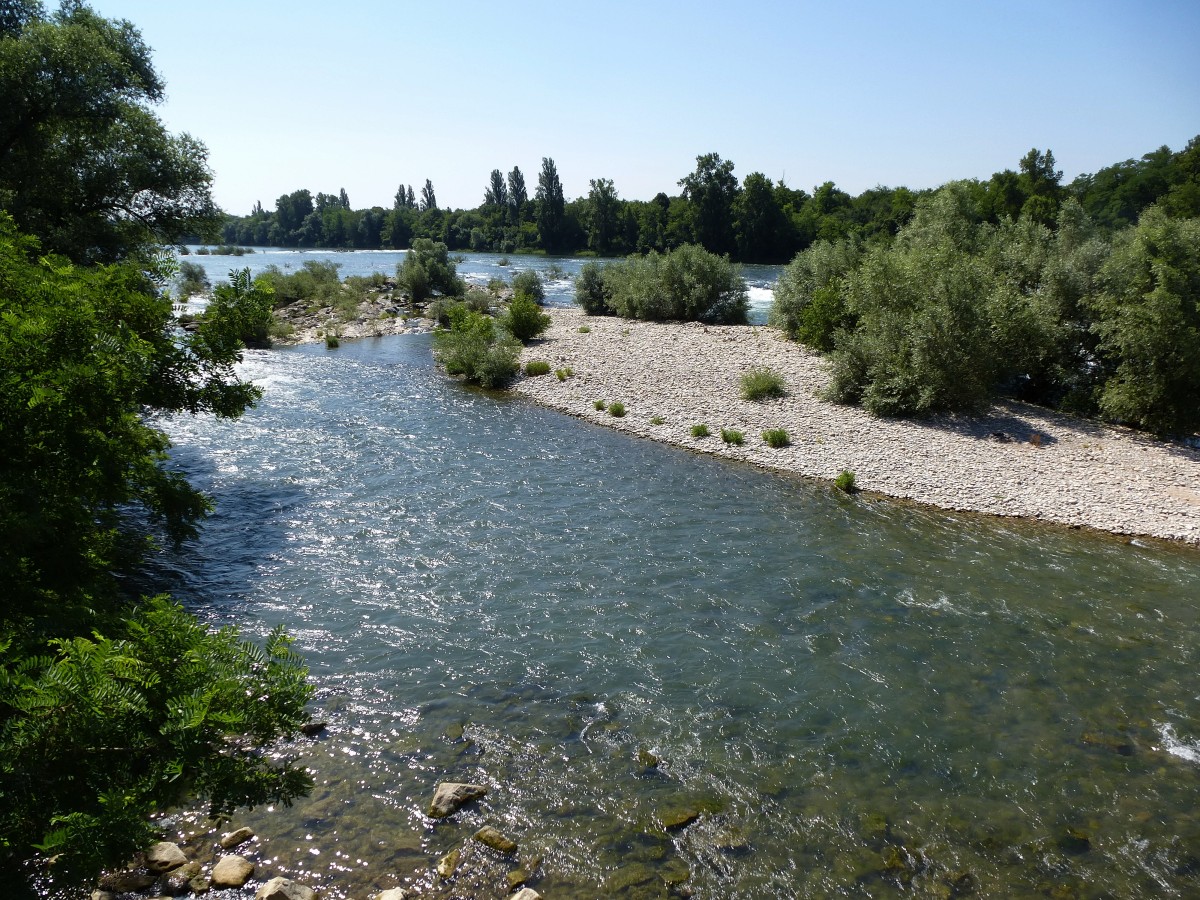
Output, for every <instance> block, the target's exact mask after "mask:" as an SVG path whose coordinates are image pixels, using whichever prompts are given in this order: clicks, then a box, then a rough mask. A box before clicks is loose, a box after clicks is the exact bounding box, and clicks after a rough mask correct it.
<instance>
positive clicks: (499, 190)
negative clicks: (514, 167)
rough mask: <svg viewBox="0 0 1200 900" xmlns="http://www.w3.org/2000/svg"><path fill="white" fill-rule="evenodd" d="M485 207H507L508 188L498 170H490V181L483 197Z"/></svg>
mask: <svg viewBox="0 0 1200 900" xmlns="http://www.w3.org/2000/svg"><path fill="white" fill-rule="evenodd" d="M483 202H484V205H485V206H501V207H504V206H508V188H507V187H506V186H505V184H504V175H503V174H502V173H501V172H500V170H499V169H492V177H491V181H490V182H489V183H488V187H487V190H486V191H485V192H484V195H483Z"/></svg>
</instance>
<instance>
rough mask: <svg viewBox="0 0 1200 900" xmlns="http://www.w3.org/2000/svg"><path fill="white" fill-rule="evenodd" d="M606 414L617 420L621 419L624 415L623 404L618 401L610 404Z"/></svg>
mask: <svg viewBox="0 0 1200 900" xmlns="http://www.w3.org/2000/svg"><path fill="white" fill-rule="evenodd" d="M608 414H609V415H610V416H616V417H617V418H618V419H620V418H622V417H623V416H624V415H625V404H624V403H622V402H621V401H620V400H617V401H615V402H613V403H610V404H609V406H608Z"/></svg>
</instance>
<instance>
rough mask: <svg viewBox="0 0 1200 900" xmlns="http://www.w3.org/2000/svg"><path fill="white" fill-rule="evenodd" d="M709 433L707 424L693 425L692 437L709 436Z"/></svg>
mask: <svg viewBox="0 0 1200 900" xmlns="http://www.w3.org/2000/svg"><path fill="white" fill-rule="evenodd" d="M709 433H710V432H709V430H708V426H707V425H704V424H697V425H693V426H692V437H694V438H703V437H708V435H709Z"/></svg>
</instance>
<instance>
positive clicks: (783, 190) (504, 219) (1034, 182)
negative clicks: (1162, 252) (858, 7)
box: [222, 140, 1200, 263]
mask: <svg viewBox="0 0 1200 900" xmlns="http://www.w3.org/2000/svg"><path fill="white" fill-rule="evenodd" d="M1198 158H1200V145H1198V141H1197V140H1192V141H1191V142H1190V143H1189V144H1188V145H1187V147H1186V148H1185V149H1184V150H1181V151H1179V152H1172V151H1171V150H1170V148H1168V147H1160V148H1159V149H1158V150H1155V151H1153V152H1151V153H1147V154H1146V155H1145V156H1143V157H1142V158H1141V159H1139V160H1126V161H1125V162H1121V163H1116V164H1114V165H1112V166H1108V167H1107V168H1104V169H1101V170H1100V171H1098V172H1096V173H1095V174H1090V175H1081V176H1079V177H1078V178H1076V179H1075V180H1074V181H1072V182H1071V183H1070V184H1066V185H1064V184H1062V173H1061V172H1060V171H1058V170H1056V169H1055V165H1056V163H1055V159H1054V154H1053V153H1052V152H1051V151H1049V150H1047V151H1045V152H1042V151H1039V150H1037V149H1034V150H1030V152H1029V153H1028V154H1026V156H1025V157H1024V158H1023V159H1021V160H1020V162H1019V164H1018V166H1017V170H1016V171H1014V170H1011V169H1005V170H1004V171H1002V172H997V173H995V174H994V175H992V176H991V177H990V178H988V179H987V180H971V181H967V182H963V183H964V184H966V185H968V186H969V190H970V193H971V195H972V198H973V203H974V205H975V208H976V209H977V210H978V213H979V215H980V216H981V217H982V219H983V220H984V221H987V222H990V223H992V224H998V223H999V222H1000V221H1001V220H1003V219H1005V218H1010V219H1013V220H1016V219H1018V218H1020V217H1021V216H1022V215H1024V216H1026V217H1028V218H1030V219H1032V220H1033V221H1035V222H1038V223H1040V224H1043V225H1047V226H1050V227H1053V225H1054V223H1055V221H1056V220H1057V216H1058V210H1059V207H1060V206H1061V205H1062V203H1063V202H1064V201H1066V200H1068V199H1073V200H1076V201H1077V202H1078V203H1079V204H1080V206H1081V207H1082V208H1083V210H1084V211H1085V212H1086V213H1087V214H1088V216H1089V218H1090V219H1091V221H1092V222H1094V223H1095V224H1096V225H1097V226H1098V227H1100V228H1103V229H1109V230H1111V229H1116V228H1122V227H1126V226H1129V225H1132V224H1134V223H1135V222H1136V221H1137V219H1138V216H1139V215H1140V213H1141V211H1142V210H1144V209H1146V208H1147V207H1148V206H1150V205H1151V204H1154V203H1159V204H1160V205H1161V206H1162V207H1163V208H1164V210H1166V211H1167V212H1168V214H1169V215H1174V216H1177V217H1186V216H1194V215H1197V214H1200V179H1198V177H1197V174H1196V170H1197V165H1198V162H1197V160H1198ZM589 184H590V188H589V190H588V193H587V195H586V196H583V197H578V198H576V199H574V200H567V199H566V198H565V196H564V194H563V187H562V181H561V179H560V178H559V174H558V169H557V167H556V166H555V163H554V160H553V159H550V158H549V157H547V158H544V159H543V160H542V167H541V171H540V172H539V174H538V178H537V184H536V186H535V188H534V192H533V196H532V197H531V196H530V195H529V191H528V189H527V188H526V183H525V176H524V174H523V173H522V172H521V169H520V168H519V167H513V169H512V170H511V171H510V172H508V173H507V174H505V173H504V172H502V171H501V170H500V169H493V170H492V173H491V175H490V176H489V178H488V181H487V183H486V185H485V187H484V192H483V203H481V204H480V205H479V206H478V207H476V208H475V209H468V210H463V209H458V210H449V209H441V208H439V207H438V205H437V198H436V195H435V193H434V188H433V184H432V183H431V182H430V181H429V180H428V179H427V180H426V181H425V186H424V188H422V189H421V190H420V192H419V197H418V195H417V194H415V193H414V191H413V188H412V186H411V185H406V184H401V185H400V187H399V189H398V190H397V191H396V195H395V199H394V201H393V204H392V208H391V209H385V208H384V207H381V206H375V207H372V208H370V209H360V210H354V209H351V208H350V202H349V199H348V198H347V196H346V192H345V191H344V190H342V191H340V192H339V194H337V195H334V194H324V193H318V194H316V195H315V196H314V195H313V194H311V193H310V192H309V191H307V190H299V191H295V192H293V193H291V194H285V195H283V196H281V197H279V198H278V200H276V202H275V209H274V211H266V210H264V209H263V207H262V205H261V204H255V207H254V209H253V211H252V212H251V214H250V215H249V216H245V217H232V216H231V217H229V218H228V219H227V220H226V222H225V225H224V230H223V235H222V237H223V239H224V240H225V241H226V242H228V243H231V244H243V245H255V246H282V247H335V248H360V249H380V248H396V249H405V248H407V247H410V246H411V245H412V241H413V240H415V239H418V238H427V239H429V240H433V241H438V242H441V243H444V244H445V245H446V246H447V248H449V249H450V250H474V251H493V252H498V253H519V252H544V253H551V254H564V255H565V254H579V253H583V254H594V255H596V256H625V255H628V254H632V253H640V254H645V253H649V252H651V251H655V252H658V253H663V252H665V251H667V250H672V249H675V248H677V247H681V246H683V245H685V244H696V245H699V246H701V247H703V248H704V249H706V250H708V251H710V252H712V253H716V254H718V255H728V256H729V257H730V258H731V259H734V260H738V261H742V262H761V263H778V262H786V261H788V260H790V259H792V257H794V256H795V255H796V254H797V253H799V252H800V251H802V250H805V249H807V248H808V247H810V246H812V245H813V244H814V243H816V242H817V241H839V240H846V239H853V240H856V241H859V242H862V243H870V244H878V243H889V242H890V241H891V240H892V239H894V237H895V236H896V234H897V233H898V232H899V231H900V229H901V228H902V227H903V226H904V225H905V224H907V223H908V221H909V220H910V219H911V218H912V215H913V212H914V210H915V208H916V203H917V200H918V199H919V198H920V197H922V196H924V195H927V194H930V193H932V191H928V190H925V191H913V190H910V189H908V188H906V187H897V188H890V187H882V186H879V187H874V188H871V189H869V190H866V191H863V192H862V193H861V194H859V195H858V196H852V195H851V194H849V193H848V192H846V191H843V190H841V189H840V188H838V187H837V185H835V184H834V183H833V182H832V181H826V182H825V183H823V184H821V185H819V186H817V187H815V188H814V189H813V192H812V193H811V194H810V193H808V192H806V191H804V190H800V189H797V188H791V187H789V186H787V185H786V184H785V183H784V182H783V181H778V182H772V181H771V179H769V178H768V177H767V176H766V175H764V174H762V173H761V172H752V173H750V174H749V175H747V176H746V177H745V178H744V179H742V181H741V183H739V182H738V179H737V177H736V176H735V175H734V164H733V162H732V161H730V160H723V159H721V157H720V156H719V155H718V154H716V153H708V154H704V155H702V156H698V157H697V158H696V168H695V169H694V171H692V172H690V173H688V174H687V175H685V176H684V177H683V178H681V179H680V180H679V182H678V187H679V189H680V190H679V192H678V193H677V194H673V195H668V194H667V193H659V194H657V195H655V197H654V198H653V199H651V200H624V199H622V198H621V197H620V195H619V193H618V191H617V187H616V185H615V184H614V183H613V181H612V180H611V179H607V178H595V179H592V180H591V181H590V182H589Z"/></svg>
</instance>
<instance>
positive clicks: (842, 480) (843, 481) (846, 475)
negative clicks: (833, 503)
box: [833, 469, 858, 494]
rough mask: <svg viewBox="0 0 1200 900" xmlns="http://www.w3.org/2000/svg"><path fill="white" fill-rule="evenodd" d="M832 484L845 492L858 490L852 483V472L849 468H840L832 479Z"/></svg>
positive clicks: (851, 492) (849, 492)
mask: <svg viewBox="0 0 1200 900" xmlns="http://www.w3.org/2000/svg"><path fill="white" fill-rule="evenodd" d="M833 486H834V487H836V488H837V489H838V490H839V491H844V492H845V493H847V494H853V493H854V492H855V491H857V490H858V486H857V485H856V484H855V483H854V473H853V472H851V471H850V470H849V469H842V471H841V473H840V474H839V475H838V477H837V478H835V479H834V480H833Z"/></svg>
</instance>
